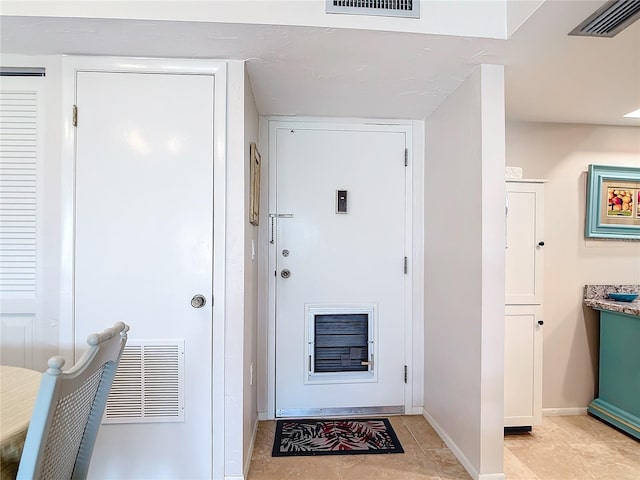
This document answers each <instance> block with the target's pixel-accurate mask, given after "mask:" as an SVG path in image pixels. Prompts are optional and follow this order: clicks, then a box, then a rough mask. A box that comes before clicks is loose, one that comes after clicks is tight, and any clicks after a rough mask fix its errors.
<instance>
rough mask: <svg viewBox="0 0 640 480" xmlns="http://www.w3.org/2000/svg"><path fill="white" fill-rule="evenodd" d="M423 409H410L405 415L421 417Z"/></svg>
mask: <svg viewBox="0 0 640 480" xmlns="http://www.w3.org/2000/svg"><path fill="white" fill-rule="evenodd" d="M422 410H424V408H423V407H411V408H410V409H409V412H407V413H406V414H405V415H422Z"/></svg>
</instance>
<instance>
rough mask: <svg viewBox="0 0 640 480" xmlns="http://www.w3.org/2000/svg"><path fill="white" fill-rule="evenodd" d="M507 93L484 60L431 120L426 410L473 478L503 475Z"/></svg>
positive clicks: (427, 181) (427, 199)
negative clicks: (505, 115)
mask: <svg viewBox="0 0 640 480" xmlns="http://www.w3.org/2000/svg"><path fill="white" fill-rule="evenodd" d="M503 92H504V86H503V69H502V67H499V66H486V65H483V66H481V67H479V68H478V69H476V70H475V71H474V73H473V74H472V75H471V76H470V77H469V78H467V80H466V81H465V82H464V83H463V84H462V85H461V86H460V87H459V88H458V89H457V90H456V91H455V92H454V93H453V94H452V95H450V96H449V97H448V98H447V99H446V100H445V101H444V102H443V104H442V105H441V106H440V107H439V108H438V109H437V110H436V111H435V112H434V113H433V114H432V115H431V116H430V117H429V118H428V119H427V121H426V125H425V130H426V140H425V143H426V164H425V177H426V179H425V347H424V350H425V365H424V369H425V392H424V404H425V415H426V416H427V418H428V419H429V420H430V421H431V422H432V424H433V425H434V427H435V428H436V430H438V432H439V433H440V434H441V435H442V436H443V438H444V439H445V441H446V442H447V444H448V445H449V447H450V448H451V449H452V451H453V452H454V453H455V454H456V456H458V458H459V459H460V461H461V462H462V463H463V465H464V466H465V467H466V468H467V470H469V472H470V473H471V474H472V476H473V477H474V478H478V477H479V476H480V475H491V474H495V475H500V474H501V473H502V440H503V438H502V430H503V421H504V418H503V391H504V388H503V375H504V365H503V355H504V353H503V352H504V198H505V197H504V100H503V98H504V93H503ZM493 478H496V477H493Z"/></svg>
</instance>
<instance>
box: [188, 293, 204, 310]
mask: <svg viewBox="0 0 640 480" xmlns="http://www.w3.org/2000/svg"><path fill="white" fill-rule="evenodd" d="M206 303H207V299H206V298H204V295H194V296H193V298H192V299H191V306H192V307H193V308H202V307H204V306H205V304H206Z"/></svg>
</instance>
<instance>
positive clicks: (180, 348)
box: [104, 340, 184, 423]
mask: <svg viewBox="0 0 640 480" xmlns="http://www.w3.org/2000/svg"><path fill="white" fill-rule="evenodd" d="M182 421H184V341H182V340H181V341H171V342H166V341H146V342H140V341H137V342H136V341H129V342H128V343H127V346H126V347H125V349H124V352H123V353H122V358H121V359H120V365H119V366H118V371H117V373H116V376H115V379H114V381H113V385H112V387H111V392H110V393H109V399H108V401H107V408H106V413H105V418H104V423H152V422H163V423H165V422H182Z"/></svg>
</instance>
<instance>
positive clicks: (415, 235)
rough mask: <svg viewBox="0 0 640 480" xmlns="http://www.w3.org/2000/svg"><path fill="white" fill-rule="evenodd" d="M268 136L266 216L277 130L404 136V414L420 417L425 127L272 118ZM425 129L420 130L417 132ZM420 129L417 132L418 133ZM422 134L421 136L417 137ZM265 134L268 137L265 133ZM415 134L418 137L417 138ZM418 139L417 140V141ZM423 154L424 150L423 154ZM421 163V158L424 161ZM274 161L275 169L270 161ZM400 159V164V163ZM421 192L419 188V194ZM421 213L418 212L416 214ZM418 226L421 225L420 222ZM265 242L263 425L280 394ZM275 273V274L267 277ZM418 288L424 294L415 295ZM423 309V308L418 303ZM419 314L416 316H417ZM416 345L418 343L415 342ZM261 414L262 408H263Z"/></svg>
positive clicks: (271, 251) (272, 201) (271, 258)
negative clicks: (421, 152)
mask: <svg viewBox="0 0 640 480" xmlns="http://www.w3.org/2000/svg"><path fill="white" fill-rule="evenodd" d="M267 124H268V134H267V135H265V136H267V137H268V138H266V139H265V140H267V142H268V148H265V147H262V149H263V150H264V151H268V158H267V162H265V158H264V156H263V168H264V166H265V163H266V164H267V170H268V185H269V189H268V190H269V192H268V207H269V209H268V211H269V213H274V212H275V205H276V190H275V184H276V181H275V180H276V169H275V158H276V152H275V135H276V130H277V129H279V128H285V129H296V128H297V129H307V130H309V129H318V130H341V131H354V130H356V131H371V132H375V131H378V132H402V133H404V134H405V135H406V148H407V151H408V160H409V161H408V165H407V167H406V168H407V172H406V184H405V185H406V186H405V219H406V221H405V245H404V250H405V255H407V256H408V257H409V271H408V275H406V278H405V299H404V305H405V332H406V334H405V365H407V368H408V371H409V375H408V378H407V383H405V389H404V411H405V413H407V414H412V413H414V411H420V412H421V411H422V393H421V389H422V382H418V381H416V379H418V378H419V377H420V376H422V372H423V366H422V363H423V362H422V360H421V359H422V358H423V354H422V349H419V350H420V351H415V350H417V348H416V345H418V344H419V345H422V344H423V343H424V342H423V340H422V337H423V333H422V332H423V331H424V330H423V323H422V322H423V321H422V318H423V315H422V312H423V309H422V308H421V307H419V306H416V304H415V303H414V294H416V293H417V295H415V298H416V299H417V300H419V299H421V298H423V294H421V292H422V291H423V290H422V289H423V283H424V280H423V279H424V265H423V258H424V256H423V253H422V251H423V245H424V240H423V233H422V222H421V221H420V220H419V215H421V214H422V213H421V212H423V210H424V209H423V207H422V203H421V202H422V200H421V199H422V198H423V190H424V187H423V185H424V178H423V168H422V162H421V163H419V165H418V167H419V168H414V158H415V157H416V156H414V148H416V147H419V148H420V147H423V145H424V143H423V138H424V123H423V122H412V121H398V120H384V119H381V120H371V119H333V118H314V117H293V118H288V119H287V118H282V117H268V118H267ZM420 126H422V128H421V129H420V128H419V127H420ZM416 127H418V128H416ZM419 132H422V135H421V134H420V133H419ZM265 133H266V132H265ZM415 133H417V135H415ZM414 135H415V136H416V137H418V138H414ZM422 149H423V148H422ZM420 158H422V156H421V157H420ZM272 160H273V161H274V163H273V164H271V161H272ZM400 161H401V158H398V162H400ZM416 187H417V188H416ZM414 191H416V192H417V194H418V195H417V196H416V195H414ZM416 207H417V208H416ZM416 220H418V221H416ZM261 234H262V237H261V238H262V241H261V244H262V245H263V246H264V249H263V250H262V251H261V254H263V256H262V258H265V257H266V258H268V261H267V262H265V263H266V264H267V265H268V268H267V269H266V272H265V274H266V279H267V289H266V290H265V291H264V295H265V297H266V299H265V302H264V308H266V311H265V312H264V314H265V316H266V319H267V325H266V332H264V333H266V335H265V336H266V339H267V341H266V343H267V344H266V352H265V353H266V355H265V356H263V358H265V357H266V361H267V368H266V372H265V373H266V380H267V382H266V384H267V388H266V392H263V393H264V394H265V397H266V398H264V399H263V402H264V403H265V404H266V405H265V407H266V411H262V412H261V413H260V419H270V420H272V419H275V418H276V404H275V391H276V278H275V277H274V275H273V272H274V271H275V266H276V249H275V248H270V247H269V245H270V244H269V243H268V242H269V239H268V235H269V231H268V228H267V227H265V229H263V230H262V231H261ZM269 272H271V274H269ZM417 288H419V289H420V290H416V289H417ZM418 303H421V302H418ZM416 314H417V315H416ZM414 318H416V319H417V318H420V322H419V324H418V323H416V322H414ZM414 339H415V340H416V341H415V342H414ZM414 388H417V389H418V390H420V393H418V394H417V395H416V393H417V392H416V393H414ZM259 410H260V408H259Z"/></svg>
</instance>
